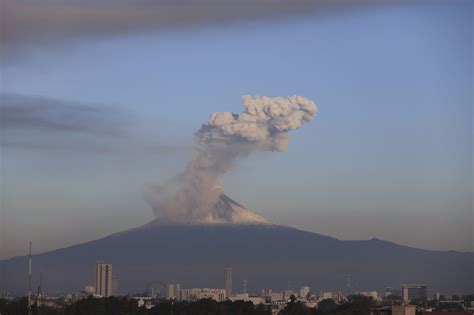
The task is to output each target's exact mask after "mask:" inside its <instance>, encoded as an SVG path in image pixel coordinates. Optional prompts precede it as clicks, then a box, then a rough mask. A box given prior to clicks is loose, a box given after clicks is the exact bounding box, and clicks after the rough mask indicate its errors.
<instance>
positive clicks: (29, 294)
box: [28, 242, 32, 315]
mask: <svg viewBox="0 0 474 315" xmlns="http://www.w3.org/2000/svg"><path fill="white" fill-rule="evenodd" d="M28 315H32V310H31V242H30V253H29V256H28Z"/></svg>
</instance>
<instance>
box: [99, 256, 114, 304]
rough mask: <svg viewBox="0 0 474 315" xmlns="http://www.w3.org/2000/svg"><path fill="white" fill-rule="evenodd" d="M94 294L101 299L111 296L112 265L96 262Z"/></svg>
mask: <svg viewBox="0 0 474 315" xmlns="http://www.w3.org/2000/svg"><path fill="white" fill-rule="evenodd" d="M95 293H96V294H98V295H100V296H102V297H109V296H112V295H113V290H112V265H111V264H106V263H104V262H103V261H98V262H97V263H96V266H95Z"/></svg>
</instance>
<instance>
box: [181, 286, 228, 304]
mask: <svg viewBox="0 0 474 315" xmlns="http://www.w3.org/2000/svg"><path fill="white" fill-rule="evenodd" d="M225 298H226V295H225V290H224V289H209V288H194V289H180V290H179V294H178V300H179V301H190V302H194V301H198V300H201V299H212V300H215V301H218V302H222V301H224V300H225Z"/></svg>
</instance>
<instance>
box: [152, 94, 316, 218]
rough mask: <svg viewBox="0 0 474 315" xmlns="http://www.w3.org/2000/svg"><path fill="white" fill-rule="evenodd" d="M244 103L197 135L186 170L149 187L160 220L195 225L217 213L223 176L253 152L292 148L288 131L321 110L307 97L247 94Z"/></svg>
mask: <svg viewBox="0 0 474 315" xmlns="http://www.w3.org/2000/svg"><path fill="white" fill-rule="evenodd" d="M243 105H244V111H243V112H242V113H240V114H235V113H230V112H216V113H213V114H212V115H211V117H210V118H209V120H208V121H207V122H206V123H205V124H203V125H202V126H201V128H200V129H199V131H198V132H197V133H196V134H195V142H196V144H197V146H196V148H195V149H194V150H193V154H192V158H191V161H190V162H189V163H188V165H187V167H186V169H185V170H184V172H182V173H180V174H178V175H176V176H175V177H173V178H171V179H170V180H168V181H167V182H165V183H164V184H163V185H161V186H159V187H154V188H150V189H149V191H148V192H147V193H146V199H147V200H148V202H149V203H150V204H151V206H152V208H153V210H154V213H155V215H156V216H157V218H159V219H161V220H163V221H167V222H179V223H193V222H202V221H203V220H205V219H206V218H212V217H215V216H216V214H215V213H213V207H214V205H215V204H216V203H217V202H218V200H219V198H220V196H221V195H222V193H223V185H222V182H221V180H220V178H219V177H220V175H221V174H224V173H226V172H228V171H229V170H231V169H232V168H233V166H234V165H235V162H236V161H237V160H238V159H240V158H243V157H245V156H247V155H249V154H251V153H252V152H258V151H284V150H286V148H287V146H288V132H289V131H290V130H293V129H298V128H300V127H301V126H302V125H303V124H305V123H308V122H310V121H311V120H312V119H313V118H314V116H315V115H316V113H317V107H316V104H315V103H314V102H313V101H311V100H309V99H307V98H305V97H302V96H290V97H275V98H270V97H260V96H257V97H251V96H244V97H243Z"/></svg>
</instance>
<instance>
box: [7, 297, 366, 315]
mask: <svg viewBox="0 0 474 315" xmlns="http://www.w3.org/2000/svg"><path fill="white" fill-rule="evenodd" d="M372 303H373V301H372V300H371V299H370V298H365V297H361V296H354V297H351V298H350V301H349V302H347V303H344V304H341V305H338V304H335V303H334V302H333V301H332V300H324V301H322V302H320V303H319V305H318V306H319V307H318V308H317V309H314V308H308V307H306V305H305V304H304V303H302V302H299V301H297V300H296V298H295V297H294V296H292V298H291V299H290V301H289V302H288V303H287V304H286V306H285V308H284V309H283V310H282V311H280V313H279V314H281V315H369V313H370V309H371V307H372V306H373V304H372ZM32 313H33V315H170V314H173V315H271V314H272V312H271V309H270V306H268V305H262V304H260V305H257V306H255V305H254V304H253V303H252V302H244V301H234V302H231V301H224V302H217V301H214V300H210V299H203V300H199V301H196V302H171V301H161V302H159V303H158V304H157V305H156V306H155V307H153V308H151V309H149V310H147V309H146V308H145V307H139V306H138V302H137V300H135V299H129V298H127V297H122V298H116V297H109V298H102V299H96V298H92V297H89V298H86V299H83V300H80V301H77V302H74V303H72V304H65V305H63V306H61V307H60V308H53V307H48V306H46V305H43V306H40V307H36V306H34V307H33V310H32ZM0 314H1V315H23V314H24V315H27V314H28V312H27V299H21V300H16V301H6V300H0Z"/></svg>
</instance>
